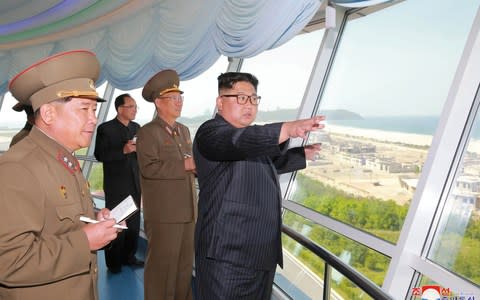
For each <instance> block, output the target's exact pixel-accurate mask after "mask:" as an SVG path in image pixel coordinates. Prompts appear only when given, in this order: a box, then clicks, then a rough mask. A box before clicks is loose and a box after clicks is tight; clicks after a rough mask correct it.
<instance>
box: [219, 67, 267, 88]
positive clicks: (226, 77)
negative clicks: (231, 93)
mask: <svg viewBox="0 0 480 300" xmlns="http://www.w3.org/2000/svg"><path fill="white" fill-rule="evenodd" d="M217 80H218V92H219V93H220V90H222V89H231V88H232V87H233V85H234V84H235V83H237V82H240V81H245V82H249V83H251V84H252V85H253V87H254V88H255V90H257V86H258V79H257V77H255V76H254V75H252V74H250V73H242V72H227V73H222V74H220V76H218V77H217Z"/></svg>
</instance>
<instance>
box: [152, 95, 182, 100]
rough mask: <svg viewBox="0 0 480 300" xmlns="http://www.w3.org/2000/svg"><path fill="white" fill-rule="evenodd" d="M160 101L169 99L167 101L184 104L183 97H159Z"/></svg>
mask: <svg viewBox="0 0 480 300" xmlns="http://www.w3.org/2000/svg"><path fill="white" fill-rule="evenodd" d="M158 99H167V100H172V101H176V102H183V95H178V96H162V97H158Z"/></svg>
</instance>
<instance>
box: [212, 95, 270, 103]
mask: <svg viewBox="0 0 480 300" xmlns="http://www.w3.org/2000/svg"><path fill="white" fill-rule="evenodd" d="M220 97H227V98H235V99H236V100H237V103H238V104H240V105H244V104H246V103H247V101H249V100H250V103H251V104H252V105H258V104H259V103H260V99H262V97H260V96H257V95H251V96H248V95H243V94H239V95H221V96H220Z"/></svg>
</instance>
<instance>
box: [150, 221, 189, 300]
mask: <svg viewBox="0 0 480 300" xmlns="http://www.w3.org/2000/svg"><path fill="white" fill-rule="evenodd" d="M194 227H195V223H194V222H190V223H157V222H150V221H145V232H146V234H147V257H146V260H145V271H144V295H145V300H161V299H172V300H173V299H175V300H184V299H192V288H191V281H192V268H193V232H194Z"/></svg>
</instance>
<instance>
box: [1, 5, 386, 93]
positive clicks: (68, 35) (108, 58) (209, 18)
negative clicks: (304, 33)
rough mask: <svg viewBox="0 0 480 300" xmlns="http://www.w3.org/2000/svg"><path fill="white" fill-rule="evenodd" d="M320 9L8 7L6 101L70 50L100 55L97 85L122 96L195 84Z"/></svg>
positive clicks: (289, 32) (288, 33) (290, 33)
mask: <svg viewBox="0 0 480 300" xmlns="http://www.w3.org/2000/svg"><path fill="white" fill-rule="evenodd" d="M337 1H338V2H349V3H350V4H351V2H358V3H360V2H365V3H366V5H367V4H368V2H371V1H372V0H370V1H368V0H337ZM321 2H322V1H321V0H294V1H292V0H243V1H240V0H201V1H198V0H115V1H111V0H42V1H31V0H2V1H0V93H4V92H6V90H7V85H8V81H9V80H10V79H11V78H12V77H13V76H14V75H15V74H17V73H18V72H19V71H21V70H23V69H24V68H25V67H27V66H29V65H31V64H32V63H33V62H35V61H38V60H40V59H42V58H44V57H46V56H50V55H52V54H55V53H57V52H61V51H66V50H72V49H88V50H91V51H93V52H95V53H96V54H97V57H98V59H99V60H100V63H101V66H102V72H101V76H100V79H99V81H98V82H97V84H99V83H102V82H104V81H105V80H108V81H109V82H110V83H111V84H112V85H113V86H115V87H117V88H121V89H122V90H129V89H133V88H138V87H141V86H142V85H143V84H144V83H145V82H146V81H147V79H148V78H150V76H151V75H152V74H154V73H156V72H158V71H159V70H162V69H166V68H173V69H175V70H177V72H178V73H179V75H180V77H181V78H182V80H186V79H190V78H193V77H195V76H198V75H199V74H201V73H202V72H203V71H205V70H207V69H208V68H209V67H210V66H211V65H213V64H214V63H215V61H216V60H217V59H218V58H219V57H220V55H225V56H229V57H240V58H247V57H252V56H255V55H257V54H259V53H261V52H262V51H265V50H268V49H272V48H275V47H278V46H280V45H282V44H283V43H285V42H286V41H288V40H289V39H291V38H292V37H294V36H295V35H296V34H298V33H299V32H300V31H301V30H302V29H303V28H304V27H305V25H307V23H308V22H309V21H310V20H311V19H312V17H313V16H314V15H315V13H317V11H318V9H319V7H320V6H321V4H322V3H321ZM331 2H332V1H331ZM377 2H378V0H377ZM349 3H347V4H349Z"/></svg>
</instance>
